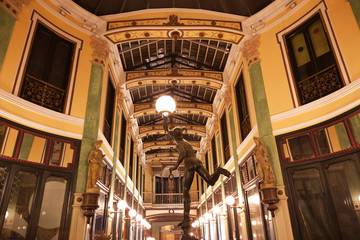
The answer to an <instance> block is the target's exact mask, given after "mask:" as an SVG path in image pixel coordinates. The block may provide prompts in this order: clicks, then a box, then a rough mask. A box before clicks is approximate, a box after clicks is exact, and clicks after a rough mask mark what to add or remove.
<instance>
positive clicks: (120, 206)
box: [117, 200, 127, 211]
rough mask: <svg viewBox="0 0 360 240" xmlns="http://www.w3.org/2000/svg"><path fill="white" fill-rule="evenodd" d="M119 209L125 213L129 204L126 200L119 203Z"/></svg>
mask: <svg viewBox="0 0 360 240" xmlns="http://www.w3.org/2000/svg"><path fill="white" fill-rule="evenodd" d="M117 207H118V209H119V210H122V211H124V210H125V208H126V207H127V203H126V202H125V201H124V200H121V201H119V202H118V204H117Z"/></svg>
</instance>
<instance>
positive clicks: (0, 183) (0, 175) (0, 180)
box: [0, 167, 7, 197]
mask: <svg viewBox="0 0 360 240" xmlns="http://www.w3.org/2000/svg"><path fill="white" fill-rule="evenodd" d="M6 176H7V171H6V169H5V168H3V167H0V197H1V196H2V192H3V190H4V185H5V180H6Z"/></svg>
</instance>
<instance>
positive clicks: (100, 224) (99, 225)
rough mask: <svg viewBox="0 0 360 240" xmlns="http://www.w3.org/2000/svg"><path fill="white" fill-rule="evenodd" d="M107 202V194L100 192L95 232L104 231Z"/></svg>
mask: <svg viewBox="0 0 360 240" xmlns="http://www.w3.org/2000/svg"><path fill="white" fill-rule="evenodd" d="M105 203H106V195H105V194H103V193H100V196H99V200H98V204H99V208H98V209H96V211H95V230H94V231H95V233H96V234H99V233H102V232H103V231H104V230H105V229H104V227H105V226H104V221H105V219H104V213H105V207H106V206H105Z"/></svg>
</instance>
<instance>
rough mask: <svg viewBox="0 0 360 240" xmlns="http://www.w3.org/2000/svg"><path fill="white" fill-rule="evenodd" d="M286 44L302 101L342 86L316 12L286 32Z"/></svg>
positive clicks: (318, 96)
mask: <svg viewBox="0 0 360 240" xmlns="http://www.w3.org/2000/svg"><path fill="white" fill-rule="evenodd" d="M286 44H287V47H288V52H289V57H290V62H291V67H292V71H293V75H294V78H295V84H296V90H297V94H298V98H299V100H300V103H301V104H306V103H309V102H312V101H314V100H316V99H319V98H321V97H323V96H326V95H328V94H330V93H332V92H334V91H336V90H338V89H340V88H342V87H343V86H344V84H343V81H342V78H341V76H340V72H339V69H338V66H337V63H336V60H335V56H334V54H333V52H332V48H331V44H330V42H329V39H328V37H327V33H326V29H325V28H324V26H323V24H322V21H321V18H320V15H319V14H317V15H315V16H314V17H312V18H311V19H310V20H308V21H307V22H305V23H304V24H303V25H301V26H300V27H299V28H297V29H296V30H295V31H293V32H291V33H290V34H288V35H287V36H286Z"/></svg>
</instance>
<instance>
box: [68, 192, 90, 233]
mask: <svg viewBox="0 0 360 240" xmlns="http://www.w3.org/2000/svg"><path fill="white" fill-rule="evenodd" d="M82 202H83V197H82V193H75V194H74V203H73V205H72V217H71V227H70V235H69V240H79V239H86V238H87V233H88V231H87V230H88V227H87V224H86V218H85V216H84V210H82V208H81V204H82Z"/></svg>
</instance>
